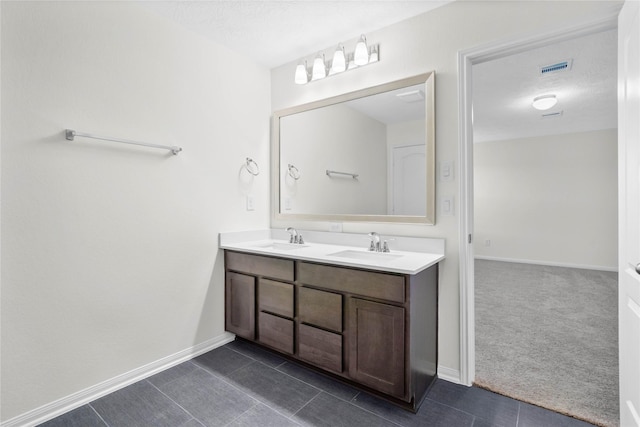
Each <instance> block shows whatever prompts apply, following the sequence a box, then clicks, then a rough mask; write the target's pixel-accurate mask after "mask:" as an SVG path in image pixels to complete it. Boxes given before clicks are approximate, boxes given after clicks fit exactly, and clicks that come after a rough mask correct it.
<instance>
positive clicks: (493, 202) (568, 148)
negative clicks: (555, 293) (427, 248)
mask: <svg viewBox="0 0 640 427" xmlns="http://www.w3.org/2000/svg"><path fill="white" fill-rule="evenodd" d="M617 141H618V137H617V130H616V129H609V130H603V131H593V132H581V133H574V134H567V135H555V136H546V137H536V138H523V139H517V140H507V141H493V142H483V143H479V144H475V146H474V148H473V149H474V194H475V202H474V220H475V224H474V228H475V234H476V242H475V253H476V255H477V256H480V257H490V258H498V259H510V260H525V261H532V262H541V263H548V264H559V265H569V266H584V267H591V268H604V269H616V267H617V259H618V256H617V255H618V250H617V246H618V239H617V229H618V218H617V215H618V209H617V206H618V197H617V196H618V165H617V164H618V157H617V156H618V151H617ZM486 240H490V246H486Z"/></svg>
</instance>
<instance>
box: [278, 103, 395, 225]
mask: <svg viewBox="0 0 640 427" xmlns="http://www.w3.org/2000/svg"><path fill="white" fill-rule="evenodd" d="M280 121H281V123H282V125H281V127H280V153H281V155H280V158H281V162H282V163H283V164H284V167H283V169H282V170H281V172H282V173H281V177H280V183H281V184H280V189H281V190H280V191H281V194H282V196H281V198H282V200H285V199H286V198H289V205H290V206H291V210H290V211H288V210H286V204H284V206H281V209H282V211H283V212H285V213H287V212H288V213H303V214H304V213H306V214H313V213H322V214H360V215H362V214H367V215H384V214H386V213H387V206H386V198H387V194H386V184H385V181H386V175H387V145H386V144H387V142H386V141H387V138H386V136H387V130H386V126H385V125H384V123H381V122H379V121H377V120H374V119H372V118H371V117H369V116H367V115H366V114H362V113H361V112H359V111H357V110H355V109H353V108H350V107H348V106H345V105H334V106H332V107H331V108H318V109H315V110H309V111H305V112H304V114H293V115H290V116H286V117H283V118H282V119H281V120H280ZM326 124H329V125H328V126H327V125H326ZM336 129H340V131H339V132H336V131H335V130H336ZM282 153H286V154H282ZM289 163H291V164H293V165H295V167H296V168H298V170H299V172H300V179H298V180H297V181H296V180H294V179H292V178H291V177H290V176H289V174H288V169H287V168H286V166H287V165H288V164H289ZM327 169H328V170H334V171H340V172H349V173H355V174H358V179H352V178H351V177H346V176H337V175H335V176H333V177H329V176H327V174H326V171H327ZM381 189H382V191H381Z"/></svg>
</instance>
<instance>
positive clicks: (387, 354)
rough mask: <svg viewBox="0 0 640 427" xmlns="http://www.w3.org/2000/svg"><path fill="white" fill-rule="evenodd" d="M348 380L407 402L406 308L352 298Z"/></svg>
mask: <svg viewBox="0 0 640 427" xmlns="http://www.w3.org/2000/svg"><path fill="white" fill-rule="evenodd" d="M349 305H350V307H349V376H350V377H351V378H353V379H355V380H356V381H359V382H361V383H362V384H364V385H367V386H369V387H371V388H373V389H376V390H379V391H381V392H383V393H387V394H390V395H392V396H395V397H399V398H401V399H405V365H404V353H405V352H404V347H405V346H404V308H402V307H396V306H393V305H388V304H381V303H377V302H371V301H366V300H362V299H359V298H351V300H350V304H349Z"/></svg>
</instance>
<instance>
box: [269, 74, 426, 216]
mask: <svg viewBox="0 0 640 427" xmlns="http://www.w3.org/2000/svg"><path fill="white" fill-rule="evenodd" d="M421 83H424V84H425V88H426V93H427V96H426V97H425V107H426V108H425V111H426V113H425V115H426V117H425V137H426V138H425V139H426V140H425V145H426V163H427V164H426V168H427V169H426V170H427V183H426V184H427V185H426V188H427V206H426V215H425V216H403V215H354V214H288V213H282V212H281V211H280V207H281V206H282V205H281V203H280V178H281V176H282V174H283V173H286V171H287V165H281V164H280V118H281V117H284V116H289V115H291V114H296V113H300V112H303V111H308V110H313V109H316V108H320V107H326V106H329V105H333V104H338V103H342V102H347V101H351V100H353V99H358V98H363V97H366V96H370V95H375V94H378V93H383V92H388V91H392V90H396V89H400V88H403V87H407V86H414V85H417V84H421ZM434 91H435V72H434V71H431V72H428V73H425V74H420V75H418V76H415V77H409V78H405V79H401V80H397V81H394V82H390V83H385V84H382V85H378V86H374V87H370V88H366V89H362V90H358V91H355V92H350V93H346V94H344V95H338V96H334V97H331V98H326V99H323V100H320V101H315V102H311V103H308V104H303V105H299V106H296V107H291V108H288V109H285V110H280V111H276V112H274V113H273V122H272V134H271V171H272V173H271V194H272V200H271V209H272V218H273V219H275V220H287V221H336V222H344V221H366V222H392V223H413V224H416V223H419V224H426V225H434V224H435V198H436V194H435V177H436V167H435V166H436V165H435V92H434Z"/></svg>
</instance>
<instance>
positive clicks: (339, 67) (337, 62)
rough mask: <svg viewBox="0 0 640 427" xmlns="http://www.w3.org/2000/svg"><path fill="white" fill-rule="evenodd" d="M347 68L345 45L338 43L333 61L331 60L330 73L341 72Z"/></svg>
mask: <svg viewBox="0 0 640 427" xmlns="http://www.w3.org/2000/svg"><path fill="white" fill-rule="evenodd" d="M346 69H347V59H346V57H345V54H344V46H342V45H338V48H337V49H336V51H335V52H334V53H333V61H331V71H330V72H329V74H336V73H341V72H343V71H344V70H346Z"/></svg>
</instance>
